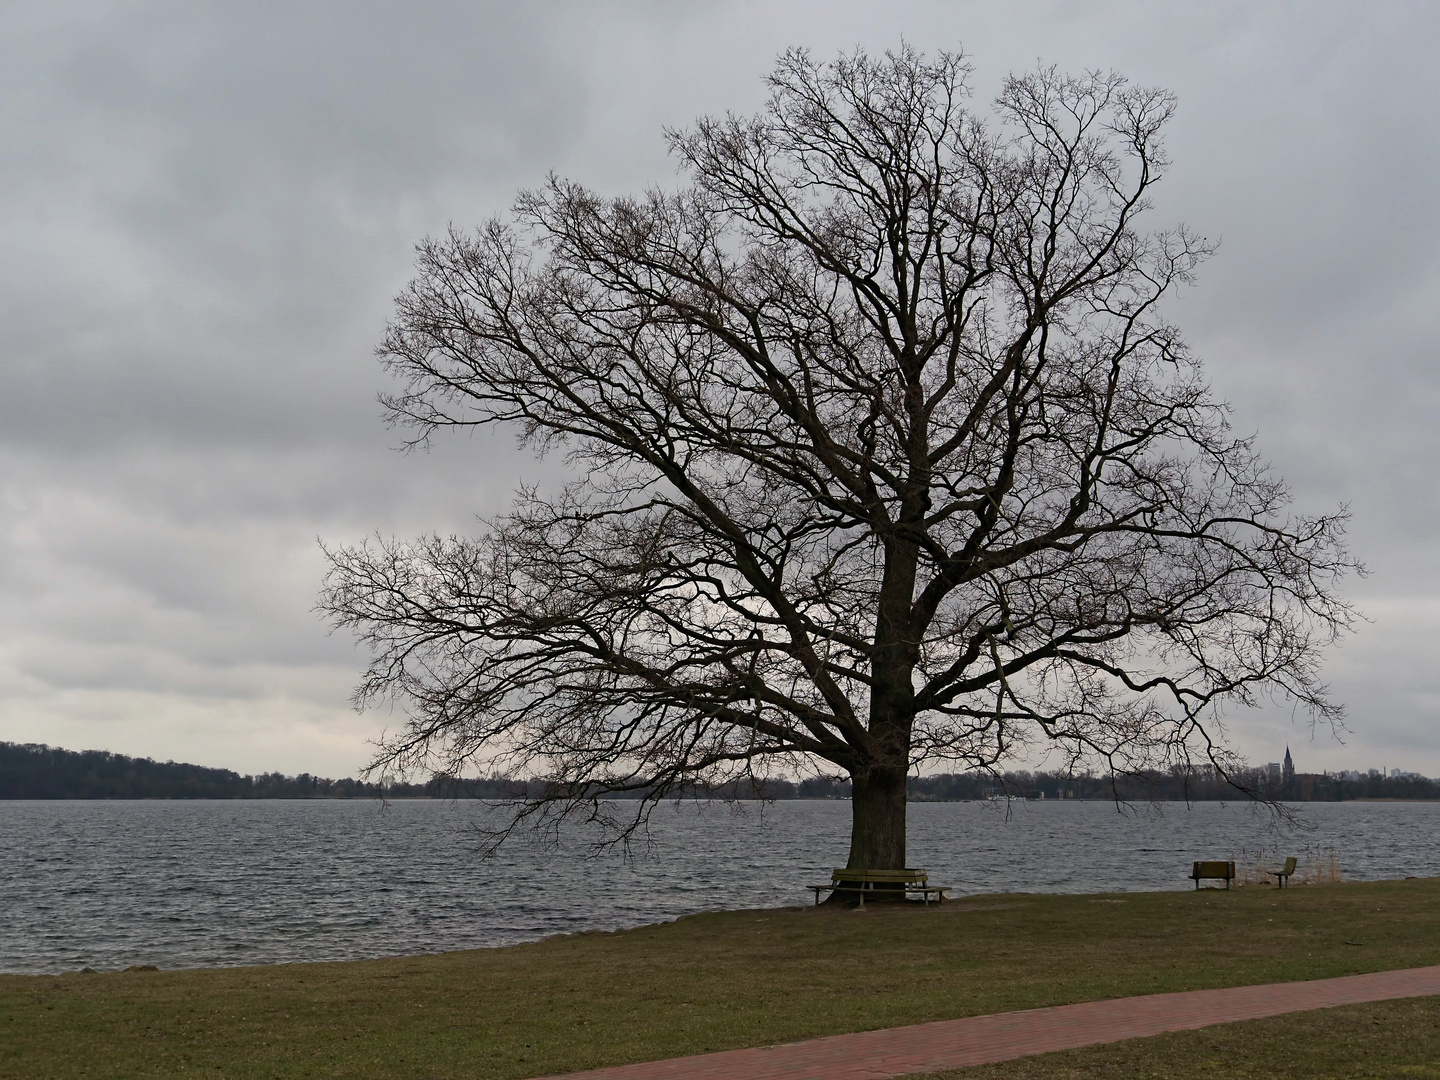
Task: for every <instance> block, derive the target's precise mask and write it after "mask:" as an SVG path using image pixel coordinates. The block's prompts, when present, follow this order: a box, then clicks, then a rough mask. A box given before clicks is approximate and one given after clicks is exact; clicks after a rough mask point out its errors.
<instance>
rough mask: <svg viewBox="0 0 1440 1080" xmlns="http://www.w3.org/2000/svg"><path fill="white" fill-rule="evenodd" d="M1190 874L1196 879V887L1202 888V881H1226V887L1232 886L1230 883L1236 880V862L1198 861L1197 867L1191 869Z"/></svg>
mask: <svg viewBox="0 0 1440 1080" xmlns="http://www.w3.org/2000/svg"><path fill="white" fill-rule="evenodd" d="M1190 876H1191V877H1192V878H1194V879H1195V888H1197V889H1198V888H1200V882H1201V881H1202V880H1204V881H1220V880H1221V879H1223V880H1224V882H1225V888H1227V889H1228V888H1230V883H1231V882H1232V881H1234V880H1235V864H1234V863H1233V862H1216V861H1206V862H1197V863H1196V864H1195V868H1194V869H1193V870H1191V871H1190Z"/></svg>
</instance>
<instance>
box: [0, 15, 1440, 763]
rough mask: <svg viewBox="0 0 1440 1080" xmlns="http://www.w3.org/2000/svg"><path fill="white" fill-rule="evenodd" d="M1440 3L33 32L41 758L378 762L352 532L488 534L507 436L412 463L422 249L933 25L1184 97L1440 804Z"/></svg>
mask: <svg viewBox="0 0 1440 1080" xmlns="http://www.w3.org/2000/svg"><path fill="white" fill-rule="evenodd" d="M1437 12H1440V8H1437V7H1436V6H1434V5H1430V4H1422V3H1413V4H1406V3H1384V2H1380V3H1370V4H1366V5H1359V4H1354V3H1333V4H1328V5H1327V4H1320V3H1305V4H1300V3H1293V4H1280V3H1272V4H1265V3H1255V2H1253V0H1246V2H1240V3H1225V2H1215V0H1207V2H1204V3H1193V4H1174V3H1172V4H1165V5H1159V4H1153V3H1134V4H1119V3H1115V4H1104V3H1093V4H1081V3H1074V2H1065V3H1054V4H1046V3H1016V2H1010V3H1005V4H996V3H993V2H985V3H967V2H956V0H948V2H944V3H900V2H894V0H891V2H889V3H885V4H875V3H866V4H862V3H839V2H829V3H813V4H804V3H789V4H787V3H780V2H767V3H728V4H727V3H693V4H683V3H676V2H674V0H667V2H656V3H638V2H637V3H629V4H624V3H616V4H603V3H575V4H565V3H549V4H547V3H526V4H519V3H514V2H507V3H486V2H470V3H436V2H426V0H408V2H406V3H404V4H399V3H394V4H378V3H369V2H366V0H344V2H343V3H342V2H334V3H325V2H310V3H304V4H295V3H284V4H280V3H275V4H272V3H260V2H255V0H248V2H245V3H240V2H238V0H235V2H229V3H206V2H203V0H184V2H175V3H161V2H144V0H135V2H119V0H117V2H113V3H98V2H97V3H78V2H73V0H50V2H48V3H43V4H42V3H39V2H20V3H10V4H6V5H4V6H3V7H0V126H3V130H0V198H3V206H4V214H3V217H0V251H3V258H0V275H3V277H0V739H3V740H18V741H27V742H44V743H49V744H51V745H56V746H64V747H69V748H73V749H82V748H100V749H108V750H115V751H119V752H123V753H129V754H139V755H148V756H153V757H156V758H161V759H165V758H174V759H176V760H188V761H195V762H199V763H203V764H208V765H217V766H225V767H230V768H235V769H238V770H240V771H244V772H253V771H270V770H280V771H283V772H288V773H293V772H299V771H302V770H305V771H310V772H313V773H320V774H323V775H331V776H338V775H345V774H350V773H353V772H354V771H355V770H356V769H358V768H359V767H360V766H361V765H362V764H363V763H364V761H365V760H366V758H367V757H368V753H369V751H368V746H367V740H369V739H371V738H374V737H375V736H376V735H377V734H378V733H379V732H380V730H381V729H382V728H383V727H385V726H386V725H387V724H394V723H395V718H394V717H389V716H387V715H385V714H384V713H369V714H364V715H359V714H356V713H355V712H353V711H352V710H351V709H350V707H349V703H348V699H349V694H350V690H351V688H352V685H353V683H354V681H355V679H356V676H357V674H358V672H359V669H360V667H361V666H362V662H363V658H362V657H361V656H360V655H359V654H358V653H357V652H356V650H355V649H354V647H353V646H352V645H351V643H350V641H349V639H348V638H346V637H344V636H341V635H335V636H329V635H328V632H327V628H326V626H325V625H324V624H323V623H322V622H321V621H320V620H319V619H318V618H317V617H316V615H315V614H314V612H313V610H312V609H313V606H314V603H315V597H316V592H317V589H318V587H319V585H320V580H321V577H322V575H323V573H324V564H323V559H322V557H321V555H320V552H319V549H318V546H317V539H323V540H325V541H326V542H330V543H343V542H349V541H355V540H358V539H361V538H363V537H364V536H366V535H367V534H370V533H373V532H376V531H379V532H381V533H386V534H390V533H395V534H399V535H402V536H403V535H411V534H417V533H420V532H423V531H430V530H439V531H449V530H465V529H467V528H469V527H470V525H471V523H472V521H473V516H474V515H475V514H476V513H477V512H489V511H494V510H496V509H498V508H500V507H503V506H504V505H505V504H506V502H507V500H508V498H509V493H510V491H511V489H512V488H513V486H514V484H515V483H516V482H517V481H518V480H520V479H522V478H524V477H526V476H529V475H537V474H538V471H539V469H540V468H541V466H537V465H536V464H534V463H533V462H531V461H530V459H529V458H528V457H525V456H523V455H520V454H518V453H517V452H516V451H515V450H514V448H513V445H512V442H511V440H509V439H507V438H496V439H488V440H487V439H483V438H469V439H467V438H463V437H460V438H456V439H454V440H451V441H448V442H444V441H442V443H441V445H440V446H439V447H437V449H436V450H435V451H434V452H433V453H430V454H428V455H411V456H404V455H401V454H398V453H395V452H394V451H393V450H392V449H391V448H392V447H393V446H394V445H395V444H396V442H397V441H398V435H397V434H396V433H395V432H391V431H387V430H386V429H385V428H384V426H383V424H382V423H381V420H380V411H379V408H378V406H377V405H376V403H375V395H376V394H377V392H379V391H381V390H382V389H384V388H385V382H384V379H383V377H382V374H381V372H380V370H379V368H378V365H377V364H376V362H375V360H374V358H373V354H372V351H373V348H374V345H375V343H376V342H377V341H378V339H379V337H380V334H381V331H382V328H383V326H384V323H385V320H386V318H387V315H388V313H389V309H390V303H391V298H392V297H393V296H394V294H395V293H396V292H397V291H398V290H399V288H400V287H401V286H402V285H403V284H404V282H405V281H406V279H407V278H408V277H409V274H410V270H411V260H412V247H413V245H414V244H415V242H416V241H417V240H419V239H420V238H421V237H422V236H424V235H425V234H426V233H428V232H434V231H437V230H442V229H444V228H445V227H446V225H447V223H449V222H452V221H453V222H455V223H457V224H461V225H466V224H472V223H476V222H479V221H480V220H482V219H484V218H486V217H488V216H490V215H492V214H494V213H497V212H500V211H503V210H504V209H505V208H506V207H507V205H508V204H509V203H510V201H511V198H512V197H513V195H514V192H515V191H516V189H518V188H520V187H524V186H528V185H533V184H536V183H538V182H539V181H540V180H542V179H543V177H544V176H545V174H546V173H547V172H548V171H550V170H555V171H557V172H560V173H562V174H565V175H568V176H571V177H573V178H575V179H579V180H582V181H585V182H587V183H589V184H591V185H592V186H595V187H597V188H599V189H601V190H603V191H606V192H612V193H620V192H624V191H630V190H635V189H638V188H641V187H644V186H648V185H651V184H666V183H670V182H672V181H673V179H674V175H675V174H674V168H673V163H672V162H671V161H670V160H669V159H668V158H667V155H666V152H665V147H664V141H663V139H662V136H661V130H662V128H663V127H665V126H666V125H671V126H683V125H686V124H688V123H689V122H691V121H692V120H693V119H694V118H695V117H696V116H698V115H701V114H705V113H716V112H723V111H725V110H727V109H733V110H735V111H738V112H750V111H753V110H755V109H756V108H757V107H758V106H759V104H760V103H761V102H762V100H763V97H764V90H763V86H762V83H761V79H762V77H763V76H764V74H765V73H766V72H767V71H768V70H769V69H770V67H771V65H772V63H773V61H774V58H775V56H776V55H777V54H778V53H779V52H780V51H781V50H783V49H784V48H786V47H787V46H791V45H803V46H807V47H809V48H810V49H812V50H813V51H814V52H815V53H816V54H817V55H819V56H821V57H827V56H830V55H834V54H835V53H836V52H837V51H839V50H842V49H846V50H848V49H850V48H853V47H854V46H856V45H862V46H864V47H866V48H868V49H871V50H877V51H879V50H883V49H885V48H887V47H894V46H896V45H898V44H899V43H900V42H901V40H902V39H903V40H905V41H908V42H910V43H911V44H913V45H915V46H917V47H919V48H921V49H924V50H935V49H941V48H944V49H952V50H954V49H963V50H964V51H965V52H966V53H968V54H969V55H970V57H971V58H972V60H973V63H974V64H975V67H976V75H975V85H976V89H977V99H978V100H979V101H981V102H983V101H985V100H988V98H989V97H990V96H992V95H993V93H994V90H995V89H996V88H997V87H998V84H999V81H1000V80H1001V79H1002V78H1003V76H1004V75H1005V74H1006V73H1007V72H1008V71H1011V70H1020V69H1025V68H1030V67H1033V66H1034V65H1035V64H1036V63H1037V62H1044V63H1047V64H1049V63H1054V64H1057V65H1059V66H1060V67H1062V68H1068V69H1072V70H1079V69H1086V68H1103V69H1114V70H1117V71H1119V72H1121V73H1123V74H1125V75H1127V76H1128V77H1130V78H1131V79H1132V80H1134V81H1137V82H1141V83H1148V84H1159V85H1162V86H1166V87H1168V88H1170V89H1172V90H1174V91H1175V92H1176V93H1177V94H1178V95H1179V99H1180V111H1179V114H1178V116H1177V118H1176V120H1175V121H1174V123H1173V125H1172V127H1171V133H1170V148H1171V153H1172V157H1173V159H1174V166H1173V168H1172V169H1171V172H1170V175H1169V178H1168V179H1167V180H1166V181H1165V184H1164V189H1163V191H1161V193H1160V195H1159V197H1158V198H1157V205H1156V209H1155V211H1154V212H1153V214H1152V215H1151V221H1152V224H1153V225H1154V226H1156V227H1160V226H1164V225H1169V224H1173V223H1174V222H1176V221H1182V220H1183V221H1185V222H1186V223H1188V224H1189V225H1190V226H1192V227H1193V228H1194V229H1196V230H1197V231H1198V232H1200V233H1202V234H1204V235H1206V236H1210V237H1212V238H1215V237H1218V238H1219V239H1220V241H1221V247H1220V251H1219V254H1218V255H1217V256H1216V257H1215V258H1214V259H1213V260H1212V261H1211V262H1210V263H1209V264H1208V265H1207V266H1206V268H1205V269H1204V271H1203V274H1202V277H1201V280H1200V282H1199V284H1198V286H1197V287H1195V288H1194V289H1192V290H1191V291H1190V292H1189V293H1188V294H1186V296H1185V298H1184V300H1183V302H1181V303H1180V304H1179V305H1178V307H1177V308H1176V317H1177V319H1178V320H1179V322H1180V323H1181V325H1182V326H1183V327H1184V328H1185V330H1186V332H1187V335H1188V337H1189V340H1190V342H1191V343H1192V345H1193V346H1194V347H1195V348H1196V351H1197V352H1198V353H1199V354H1200V355H1202V356H1203V357H1205V358H1206V361H1207V363H1208V365H1209V370H1210V374H1211V377H1212V379H1213V381H1214V383H1215V386H1216V389H1217V391H1218V393H1219V394H1220V395H1221V396H1222V397H1225V398H1227V399H1228V400H1230V401H1231V402H1232V403H1233V404H1234V406H1235V421H1236V425H1237V427H1238V428H1240V429H1241V430H1242V431H1247V432H1249V431H1255V432H1258V434H1259V438H1260V444H1261V446H1262V447H1263V449H1264V451H1265V453H1266V455H1267V456H1268V457H1269V459H1270V460H1271V461H1272V462H1273V463H1274V464H1275V466H1276V469H1277V471H1278V472H1280V473H1281V474H1282V475H1284V476H1285V477H1286V478H1287V479H1288V480H1289V481H1290V482H1291V485H1292V487H1293V489H1294V492H1295V494H1296V497H1297V501H1298V503H1299V505H1300V506H1301V507H1303V508H1305V509H1312V510H1318V509H1323V508H1326V507H1330V506H1333V505H1335V504H1337V503H1341V502H1346V503H1349V504H1350V505H1351V507H1352V509H1353V512H1354V523H1353V528H1352V532H1351V536H1352V541H1353V547H1354V549H1355V551H1356V553H1357V554H1358V555H1359V556H1360V558H1362V559H1363V560H1364V561H1365V562H1366V563H1367V564H1368V565H1369V567H1370V569H1371V575H1370V576H1369V577H1368V578H1366V579H1364V580H1362V581H1352V582H1351V583H1350V585H1349V587H1348V589H1347V594H1348V595H1349V596H1350V597H1351V598H1352V599H1354V600H1355V601H1356V602H1357V603H1358V604H1359V606H1360V607H1361V609H1362V610H1363V611H1364V612H1365V614H1366V615H1367V616H1368V618H1369V620H1370V621H1369V623H1368V624H1367V625H1366V626H1365V627H1364V628H1363V629H1362V631H1361V632H1360V633H1359V634H1357V635H1356V636H1355V637H1353V638H1352V639H1350V640H1349V641H1348V642H1347V643H1346V644H1345V646H1344V647H1343V648H1341V649H1339V650H1337V651H1335V652H1334V653H1333V654H1332V655H1331V657H1330V660H1329V663H1328V665H1327V671H1328V678H1329V680H1330V682H1331V684H1332V686H1333V688H1334V690H1335V692H1336V694H1337V696H1338V697H1340V698H1341V699H1342V700H1344V701H1345V702H1347V703H1348V706H1349V710H1350V721H1349V725H1350V732H1349V734H1348V735H1347V736H1346V738H1345V744H1344V745H1340V744H1338V743H1336V742H1335V741H1334V740H1333V739H1331V738H1330V737H1329V735H1328V733H1324V734H1322V735H1320V736H1318V737H1316V738H1314V739H1313V740H1312V738H1311V733H1310V732H1309V729H1308V728H1307V727H1306V726H1305V724H1304V723H1303V722H1292V719H1291V717H1290V715H1289V713H1288V712H1287V711H1285V710H1283V709H1270V710H1266V711H1265V712H1263V713H1261V714H1232V715H1231V716H1230V717H1229V720H1228V723H1229V730H1230V733H1231V737H1232V740H1233V742H1234V744H1235V746H1236V747H1237V748H1238V749H1240V750H1241V751H1242V752H1244V753H1245V754H1247V755H1248V756H1249V757H1251V758H1252V759H1253V760H1256V761H1273V760H1277V759H1278V758H1279V756H1280V755H1281V754H1282V753H1283V752H1284V748H1285V746H1286V744H1287V743H1288V744H1289V745H1290V746H1291V748H1292V750H1293V752H1294V755H1295V758H1296V761H1297V764H1298V767H1299V768H1300V769H1301V770H1303V771H1308V770H1310V769H1315V770H1318V769H1321V768H1332V769H1333V768H1370V767H1386V768H1404V769H1413V770H1417V771H1420V772H1424V773H1427V774H1428V775H1432V776H1435V775H1440V424H1437V423H1436V417H1437V406H1440V363H1437V359H1440V357H1437V344H1436V342H1437V339H1440V314H1437V303H1436V300H1437V295H1440V257H1437V251H1440V217H1437V211H1436V203H1435V192H1436V173H1437V166H1440V145H1437V143H1440V127H1437V122H1436V116H1435V111H1436V105H1437V103H1440V66H1437V65H1436V63H1435V59H1434V58H1435V54H1436V51H1437V46H1440V14H1437Z"/></svg>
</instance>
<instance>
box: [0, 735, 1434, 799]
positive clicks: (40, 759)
mask: <svg viewBox="0 0 1440 1080" xmlns="http://www.w3.org/2000/svg"><path fill="white" fill-rule="evenodd" d="M1233 779H1235V780H1236V781H1237V782H1238V783H1239V784H1241V785H1242V786H1244V787H1245V788H1246V789H1247V790H1249V791H1251V792H1253V793H1254V794H1256V795H1258V796H1260V797H1263V798H1276V799H1282V800H1286V801H1292V802H1341V801H1344V800H1347V799H1440V781H1436V780H1431V779H1429V778H1427V777H1424V776H1419V775H1417V774H1414V773H1407V774H1400V773H1391V774H1389V775H1386V774H1384V773H1382V772H1380V771H1379V770H1373V769H1372V770H1371V771H1370V772H1369V773H1358V772H1345V773H1278V772H1276V771H1275V770H1274V769H1272V768H1254V769H1244V770H1240V771H1239V772H1237V773H1235V774H1233ZM543 788H544V785H543V784H542V783H541V782H540V781H536V780H528V781H527V780H511V779H509V778H507V777H503V776H492V777H486V778H472V779H460V778H457V777H453V776H445V775H443V774H442V775H439V776H435V777H433V778H431V779H430V780H428V781H426V782H425V783H408V782H393V783H392V782H384V781H382V782H375V781H368V780H355V779H352V778H349V777H346V778H345V779H343V780H329V779H326V778H325V777H321V776H311V775H310V774H309V773H300V774H299V775H298V776H285V775H283V774H281V773H278V772H274V773H261V774H259V775H256V776H246V775H242V774H241V773H237V772H234V771H232V770H230V769H211V768H206V767H205V766H203V765H189V764H185V763H183V762H176V761H154V760H152V759H150V758H133V757H127V756H126V755H124V754H112V753H109V752H108V751H105V750H81V751H75V750H61V749H58V748H55V747H50V746H41V745H37V744H34V743H30V744H20V743H9V742H0V799H379V798H389V799H415V798H420V799H425V798H432V799H433V798H440V799H444V798H460V799H524V798H535V797H536V796H538V795H539V794H541V792H542V791H543ZM684 794H691V795H695V796H698V797H711V796H713V797H717V798H726V799H756V798H759V799H779V800H788V799H848V798H850V796H851V789H850V781H848V780H843V779H835V778H826V777H807V778H805V779H802V780H787V779H783V778H764V779H762V778H752V779H742V780H732V781H729V782H728V783H726V784H723V785H720V786H717V787H711V788H691V789H689V790H688V791H687V792H684ZM611 797H615V798H619V797H622V796H611ZM632 797H633V796H632ZM1006 797H1008V798H1021V799H1102V800H1113V799H1115V798H1117V797H1118V798H1120V799H1124V800H1127V801H1132V802H1143V801H1146V800H1162V801H1175V800H1185V799H1189V800H1193V801H1202V802H1203V801H1213V800H1220V799H1225V800H1233V799H1236V798H1242V797H1243V796H1242V795H1241V794H1240V793H1239V792H1237V791H1236V789H1235V787H1233V786H1232V785H1230V784H1228V783H1226V782H1225V780H1224V779H1222V778H1221V777H1220V776H1218V775H1217V774H1216V773H1215V772H1214V771H1213V770H1190V771H1186V770H1183V769H1172V770H1170V771H1168V772H1161V771H1152V772H1144V773H1137V774H1134V775H1128V776H1119V777H1111V776H1105V775H1095V774H1092V773H1066V772H1043V771H1042V772H1026V771H1023V770H1021V771H1015V772H1006V773H1000V774H991V773H981V772H968V773H944V774H940V775H934V776H912V777H911V778H910V780H909V799H910V801H912V802H964V801H970V800H980V799H994V798H1006Z"/></svg>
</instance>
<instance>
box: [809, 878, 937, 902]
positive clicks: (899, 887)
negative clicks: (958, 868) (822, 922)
mask: <svg viewBox="0 0 1440 1080" xmlns="http://www.w3.org/2000/svg"><path fill="white" fill-rule="evenodd" d="M806 888H808V889H814V890H815V904H816V906H817V907H818V906H819V904H820V894H821V892H823V891H825V890H829V891H830V893H831V895H832V896H833V895H834V894H835V893H854V894H855V895H856V896H858V897H859V899H860V906H861V907H862V908H863V907H864V906H865V897H867V896H869V897H870V898H872V899H878V898H879V897H880V896H881V895H882V894H888V895H889V896H894V895H895V894H897V893H898V894H899V895H900V896H901V897H902V898H904V899H906V900H908V899H909V898H910V896H911V895H912V894H915V893H918V894H919V895H920V897H921V899H923V900H924V901H925V906H926V907H929V906H930V899H931V897H934V899H935V902H936V903H937V904H943V903H944V902H945V893H946V891H947V890H948V889H949V888H950V887H949V886H948V885H944V886H941V885H931V884H930V874H929V871H926V870H845V869H835V870H832V871H831V872H830V884H828V885H807V886H806Z"/></svg>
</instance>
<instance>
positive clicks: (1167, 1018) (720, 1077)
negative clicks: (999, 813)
mask: <svg viewBox="0 0 1440 1080" xmlns="http://www.w3.org/2000/svg"><path fill="white" fill-rule="evenodd" d="M1430 995H1440V965H1437V966H1436V967H1423V968H1408V969H1406V970H1404V971H1378V972H1375V973H1374V974H1371V975H1346V976H1344V977H1343V978H1339V979H1317V980H1315V981H1313V982H1292V983H1271V984H1269V985H1266V986H1237V987H1233V988H1227V989H1222V990H1189V991H1185V992H1183V993H1178V994H1151V995H1148V996H1145V997H1129V998H1114V999H1111V1000H1110V1001H1086V1002H1082V1003H1080V1004H1078V1005H1056V1006H1053V1007H1051V1008H1048V1009H1029V1010H1026V1011H1025V1012H1010V1013H995V1014H993V1015H990V1016H967V1017H965V1018H963V1019H960V1020H940V1021H937V1022H935V1023H931V1024H915V1025H913V1026H911V1027H899V1028H887V1029H885V1030H882V1031H865V1032H861V1033H859V1034H856V1035H829V1036H826V1037H825V1038H823V1039H809V1040H806V1041H805V1042H796V1043H786V1044H784V1045H783V1046H764V1047H757V1048H755V1049H753V1050H726V1051H723V1052H722V1053H718V1054H697V1055H696V1056H694V1057H683V1058H670V1059H669V1060H667V1061H650V1062H646V1063H644V1064H640V1065H620V1066H617V1067H615V1068H609V1069H594V1070H592V1071H590V1072H583V1073H569V1074H567V1080H582V1078H583V1080H882V1078H884V1077H893V1076H905V1075H907V1074H910V1073H927V1072H940V1071H942V1070H944V1069H958V1068H961V1067H963V1066H966V1065H986V1064H989V1063H990V1062H994V1061H1009V1060H1011V1059H1012V1058H1018V1057H1025V1056H1027V1055H1029V1054H1044V1053H1049V1052H1050V1051H1052V1050H1070V1049H1073V1048H1075V1047H1077V1046H1091V1045H1093V1044H1095V1043H1108V1042H1120V1041H1121V1040H1123V1039H1138V1038H1143V1037H1144V1036H1147V1035H1159V1034H1160V1033H1161V1032H1165V1031H1188V1030H1190V1029H1192V1028H1202V1027H1209V1026H1210V1025H1211V1024H1227V1023H1230V1022H1231V1021H1234V1020H1258V1019H1260V1018H1261V1017H1265V1016H1279V1015H1280V1014H1282V1013H1289V1012H1302V1011H1304V1010H1306V1009H1328V1008H1331V1007H1333V1006H1335V1005H1354V1004H1358V1003H1360V1002H1364V1001H1386V1000H1389V999H1391V998H1407V997H1427V996H1430ZM545 1080H558V1078H556V1077H547V1078H545Z"/></svg>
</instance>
